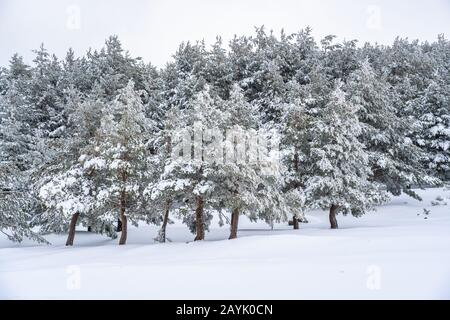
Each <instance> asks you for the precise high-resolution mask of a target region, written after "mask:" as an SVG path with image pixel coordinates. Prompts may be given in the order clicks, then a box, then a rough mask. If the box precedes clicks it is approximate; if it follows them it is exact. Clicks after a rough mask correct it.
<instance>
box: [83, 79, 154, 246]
mask: <svg viewBox="0 0 450 320" xmlns="http://www.w3.org/2000/svg"><path fill="white" fill-rule="evenodd" d="M149 126H151V123H150V122H149V121H148V119H147V118H146V117H145V111H144V107H143V104H142V101H141V97H140V95H139V93H138V92H136V91H135V90H134V83H133V82H132V81H130V82H129V83H128V85H127V86H126V87H125V88H124V89H121V90H119V94H118V95H117V97H116V99H115V100H114V102H113V103H112V104H109V105H106V107H105V109H104V110H103V111H102V119H101V125H100V128H99V129H98V130H97V132H96V139H95V140H96V141H95V142H94V144H93V145H91V146H90V147H89V148H87V149H86V150H85V153H84V154H83V155H82V156H81V163H82V165H83V168H84V169H85V170H87V169H95V170H96V172H95V173H94V175H95V178H94V179H95V180H94V181H95V203H94V208H93V210H94V211H95V212H96V214H97V215H98V218H99V219H100V220H102V221H104V222H105V223H112V222H113V221H114V219H115V218H117V217H118V218H119V219H120V222H121V227H122V232H121V236H120V240H119V244H120V245H123V244H125V243H126V240H127V231H128V228H127V224H128V221H130V222H131V223H133V224H134V225H137V221H139V220H144V221H148V220H149V219H150V212H149V208H148V207H147V204H146V201H145V199H144V197H143V193H144V189H145V186H146V183H148V179H149V178H148V176H147V174H148V170H147V167H148V163H147V162H148V158H147V155H148V148H147V140H148V137H147V133H149V132H151V128H149ZM117 213H118V214H117Z"/></svg>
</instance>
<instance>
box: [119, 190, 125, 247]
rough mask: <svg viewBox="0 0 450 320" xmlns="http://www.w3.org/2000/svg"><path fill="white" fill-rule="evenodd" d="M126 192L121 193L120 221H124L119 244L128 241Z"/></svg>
mask: <svg viewBox="0 0 450 320" xmlns="http://www.w3.org/2000/svg"><path fill="white" fill-rule="evenodd" d="M125 196H126V193H125V191H122V192H121V194H120V222H122V233H121V234H120V240H119V245H124V244H126V243H127V216H126V215H125V207H126V199H125Z"/></svg>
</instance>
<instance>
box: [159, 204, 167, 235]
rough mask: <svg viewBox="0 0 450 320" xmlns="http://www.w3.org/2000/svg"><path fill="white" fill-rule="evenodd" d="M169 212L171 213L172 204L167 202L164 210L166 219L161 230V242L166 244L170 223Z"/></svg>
mask: <svg viewBox="0 0 450 320" xmlns="http://www.w3.org/2000/svg"><path fill="white" fill-rule="evenodd" d="M169 211H170V202H167V204H166V207H165V208H164V217H163V223H162V225H161V229H160V230H159V239H158V240H159V241H160V242H166V228H167V223H168V222H169Z"/></svg>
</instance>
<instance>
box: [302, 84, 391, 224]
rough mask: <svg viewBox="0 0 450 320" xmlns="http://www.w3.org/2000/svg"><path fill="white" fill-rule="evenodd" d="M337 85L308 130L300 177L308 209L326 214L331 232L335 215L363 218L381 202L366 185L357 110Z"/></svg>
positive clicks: (379, 194)
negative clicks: (309, 205)
mask: <svg viewBox="0 0 450 320" xmlns="http://www.w3.org/2000/svg"><path fill="white" fill-rule="evenodd" d="M341 86H342V84H341V83H340V82H338V83H337V84H336V88H335V89H334V91H333V92H332V93H331V95H330V97H329V102H328V103H327V105H326V106H325V108H323V109H322V110H320V113H319V115H318V117H317V118H315V119H313V120H312V121H311V124H310V128H308V133H307V134H308V139H309V143H308V144H307V146H306V148H305V149H306V150H305V151H304V154H305V160H304V161H303V162H302V163H301V166H302V167H303V174H302V177H303V179H304V185H305V192H306V195H307V198H309V199H310V200H309V201H311V203H312V206H314V207H319V208H322V209H329V210H330V215H329V217H330V225H331V228H333V229H336V228H337V227H338V224H337V220H336V214H337V213H338V212H342V213H343V214H348V213H351V214H353V215H354V216H359V215H361V214H363V213H364V212H365V211H366V210H368V209H371V208H372V207H373V206H374V205H376V204H379V203H380V202H382V201H383V200H384V198H385V196H384V194H383V193H382V192H381V191H380V188H379V186H378V185H377V184H375V183H372V182H370V181H369V177H370V174H371V172H370V167H369V159H368V154H367V152H366V151H365V149H364V146H363V145H362V144H361V142H360V141H358V136H359V135H360V134H361V131H362V128H361V125H360V123H359V121H358V117H357V114H356V113H357V111H358V109H357V107H356V106H355V105H353V104H352V103H351V102H349V101H348V100H347V99H346V97H345V93H344V92H343V91H342V89H341Z"/></svg>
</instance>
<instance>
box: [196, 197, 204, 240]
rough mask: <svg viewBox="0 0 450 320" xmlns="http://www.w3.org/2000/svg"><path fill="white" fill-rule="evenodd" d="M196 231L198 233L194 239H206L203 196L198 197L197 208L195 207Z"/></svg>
mask: <svg viewBox="0 0 450 320" xmlns="http://www.w3.org/2000/svg"><path fill="white" fill-rule="evenodd" d="M195 231H196V232H197V235H196V236H195V239H194V241H200V240H205V225H204V222H203V198H202V197H197V208H196V209H195Z"/></svg>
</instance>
